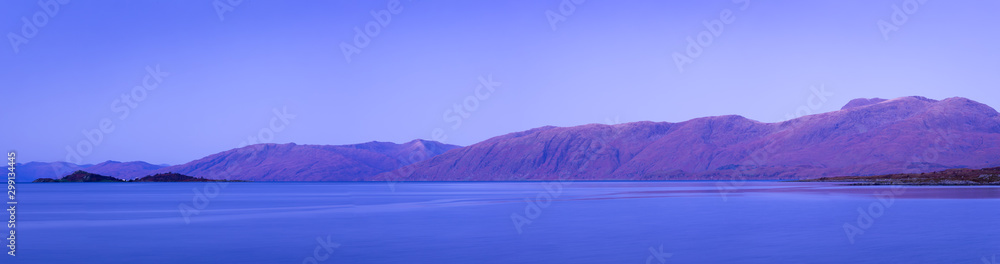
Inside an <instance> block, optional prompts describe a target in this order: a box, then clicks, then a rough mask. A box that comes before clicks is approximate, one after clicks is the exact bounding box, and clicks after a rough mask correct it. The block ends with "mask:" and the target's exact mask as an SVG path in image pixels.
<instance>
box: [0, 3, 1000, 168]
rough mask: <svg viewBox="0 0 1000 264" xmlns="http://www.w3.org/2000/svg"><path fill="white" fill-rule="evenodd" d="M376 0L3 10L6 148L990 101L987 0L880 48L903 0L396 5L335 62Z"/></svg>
mask: <svg viewBox="0 0 1000 264" xmlns="http://www.w3.org/2000/svg"><path fill="white" fill-rule="evenodd" d="M221 2H222V3H225V2H226V1H225V0H223V1H221ZM389 2H390V1H382V0H373V1H363V2H362V1H294V2H288V1H242V3H240V4H239V5H237V6H233V7H232V10H229V11H227V12H225V13H224V16H223V18H224V19H220V17H219V15H218V12H217V11H216V7H214V6H213V2H212V1H208V0H206V1H128V2H126V1H72V2H69V3H67V4H65V5H60V6H59V10H58V12H56V13H55V14H54V15H53V16H51V17H50V18H49V19H48V21H47V22H46V23H45V25H44V26H43V27H39V28H38V31H37V34H35V35H34V36H33V37H31V38H30V39H27V40H28V42H27V43H21V44H19V45H18V46H17V48H18V51H17V52H15V50H14V48H13V45H11V44H10V36H11V34H16V35H21V34H22V27H23V26H24V22H23V21H22V17H25V18H27V19H31V17H32V16H34V15H35V14H36V13H37V12H44V11H43V10H44V9H43V8H42V7H40V6H39V5H38V4H37V3H36V2H34V1H3V2H2V3H0V5H2V6H0V30H2V33H4V34H5V36H6V37H5V39H6V40H7V41H5V42H3V43H2V44H0V89H2V90H0V98H2V100H0V101H2V102H3V105H2V108H0V123H2V124H3V129H2V130H0V148H3V149H5V150H8V149H9V150H16V151H18V152H19V162H28V161H62V160H65V159H66V155H67V150H66V147H67V146H71V147H74V148H75V146H77V145H78V144H79V142H81V141H85V140H87V139H86V137H85V136H84V133H82V131H85V130H86V131H89V130H93V129H97V128H98V127H99V123H100V121H101V120H102V119H104V118H108V119H109V120H111V121H112V122H113V125H114V126H115V130H114V131H113V132H111V133H108V134H106V135H104V138H103V140H102V142H101V143H100V144H97V145H96V146H95V147H94V148H93V150H92V153H91V154H89V155H83V157H82V162H83V163H98V162H102V161H105V160H118V161H130V160H143V161H148V162H151V163H168V164H179V163H184V162H187V161H190V160H193V159H197V158H200V157H203V156H206V155H209V154H212V153H216V152H219V151H223V150H228V149H231V148H234V147H236V146H237V145H239V144H240V143H241V142H243V141H244V140H246V138H247V137H250V136H254V137H256V135H258V133H259V132H260V130H261V129H267V128H268V127H269V124H270V120H271V119H272V118H273V117H274V113H273V110H275V109H287V112H288V113H289V114H293V115H295V118H294V119H291V120H290V122H289V123H288V124H287V125H286V126H285V129H283V130H282V131H280V132H276V133H274V137H273V139H272V140H270V142H276V143H287V142H295V143H299V144H351V143H360V142H367V141H372V140H377V141H391V142H406V141H410V140H413V139H417V138H422V139H432V136H431V131H433V130H434V129H436V128H441V129H442V130H443V131H444V133H445V135H447V140H445V142H446V143H451V144H458V145H469V144H473V143H475V142H478V141H482V140H485V139H487V138H490V137H493V136H497V135H502V134H505V133H510V132H515V131H521V130H526V129H530V128H534V127H539V126H545V125H556V126H575V125H582V124H588V123H606V122H608V120H614V119H616V118H617V119H618V120H619V121H621V122H631V121H642V120H650V121H668V122H679V121H684V120H688V119H692V118H696V117H702V116H713V115H727V114H738V115H743V116H746V117H748V118H752V119H756V120H760V121H765V122H775V121H782V120H785V119H786V116H787V115H788V114H789V113H793V112H795V110H796V109H797V108H799V107H801V106H803V105H806V99H807V98H808V97H809V95H810V94H812V93H813V92H812V91H811V90H810V87H813V86H820V85H823V86H824V87H825V88H826V90H827V91H829V92H831V93H833V95H832V96H830V98H829V100H828V101H827V102H826V103H824V104H823V105H822V106H821V107H819V108H818V109H816V111H817V112H825V111H833V110H837V109H839V108H840V107H841V106H843V105H844V104H845V103H847V102H848V101H849V100H851V99H854V98H860V97H865V98H870V97H882V98H895V97H901V96H910V95H921V96H926V97H929V98H932V99H944V98H948V97H953V96H961V97H967V98H970V99H973V100H976V101H979V102H982V103H985V104H988V105H990V106H992V107H994V108H998V107H1000V96H998V95H1000V90H998V89H997V88H998V82H1000V74H998V73H1000V56H998V55H1000V49H997V47H1000V37H998V36H997V34H995V32H994V31H993V30H994V29H995V27H996V25H998V24H1000V17H998V16H996V15H995V14H996V12H997V11H998V10H1000V1H927V2H926V3H924V4H922V5H920V6H919V8H918V9H917V10H916V12H913V13H912V14H909V15H907V19H906V21H905V22H904V23H901V24H900V25H899V26H898V30H897V31H893V32H891V33H889V35H888V36H889V38H888V39H885V38H884V36H883V34H882V32H881V31H880V30H879V26H878V21H879V20H885V21H887V23H892V22H891V17H892V15H893V12H894V9H893V6H894V5H902V4H903V3H904V2H905V1H882V0H873V1H780V3H778V2H775V1H757V0H754V1H752V2H751V3H750V5H749V7H748V8H746V9H745V10H742V9H741V6H742V5H743V3H734V2H732V1H729V0H711V1H595V0H589V1H585V2H583V3H580V4H575V5H574V6H575V10H573V12H572V13H567V14H568V15H567V16H565V20H564V21H560V22H558V23H557V24H556V30H553V28H552V27H551V25H550V23H549V20H548V19H547V17H546V12H547V11H553V12H554V13H559V12H560V11H559V8H560V4H561V3H562V1H555V0H551V1H499V0H495V1H457V0H456V1H407V0H404V1H402V2H400V6H401V7H402V10H401V12H399V13H398V14H394V15H392V16H391V20H390V21H389V23H388V24H387V25H385V26H384V27H381V30H380V32H379V34H378V35H376V36H375V37H373V38H371V41H370V43H369V44H368V45H367V46H366V47H364V48H363V49H361V53H360V54H355V55H353V56H352V57H351V62H347V61H346V60H345V56H344V54H343V53H342V51H341V48H340V46H341V43H353V39H354V37H355V31H354V28H355V27H363V26H364V25H365V24H366V23H369V22H372V21H375V19H374V18H373V17H372V16H371V14H370V12H371V11H372V10H376V11H379V10H384V9H386V8H387V3H389ZM567 3H572V2H567ZM724 10H730V11H731V12H732V15H733V16H734V17H735V19H734V20H733V21H732V23H730V24H724V28H723V30H722V32H721V34H719V35H718V36H717V37H713V41H712V43H710V45H708V46H705V47H704V48H703V51H702V53H701V54H700V56H698V57H696V58H693V62H692V63H690V64H688V65H686V66H685V67H684V71H683V72H681V71H679V70H678V67H677V66H676V64H675V62H674V59H673V58H672V54H674V53H675V52H681V53H683V52H684V50H685V48H686V47H687V45H688V42H687V40H686V39H687V38H688V37H695V36H697V35H698V34H699V33H701V32H703V31H705V30H706V28H705V26H704V25H703V21H710V20H714V19H719V17H720V13H721V12H723V11H724ZM40 16H42V15H40ZM44 17H48V15H44ZM44 17H43V18H44ZM29 33H30V32H29ZM156 65H159V66H160V67H161V69H162V71H164V72H167V73H169V76H167V77H165V78H164V79H163V81H162V83H161V84H160V85H159V86H158V88H157V89H155V90H151V91H148V93H147V96H146V98H145V100H143V101H141V102H138V103H136V107H135V108H134V109H131V110H130V113H129V115H128V116H127V117H126V118H124V119H122V118H120V117H121V112H116V111H115V110H113V104H114V103H115V100H116V99H119V97H120V96H121V95H122V94H128V93H130V92H131V91H132V89H133V87H135V86H136V85H140V84H141V83H142V82H143V78H144V77H145V76H146V75H147V71H146V67H147V66H156ZM481 76H492V79H493V81H495V82H499V83H501V84H500V86H498V87H496V88H495V91H494V92H493V93H492V94H490V95H489V97H488V98H486V99H485V100H480V101H479V103H478V106H477V109H476V110H475V111H471V112H469V113H467V114H468V116H467V117H466V118H464V119H463V121H462V123H461V125H460V126H458V127H457V128H453V126H452V125H454V122H452V121H447V120H446V119H445V113H446V112H445V111H447V110H448V109H451V108H452V107H453V105H455V104H463V103H464V101H465V100H466V99H467V98H469V97H470V96H475V95H476V86H477V85H478V84H479V80H478V79H479V78H480V77H481ZM452 115H454V113H452Z"/></svg>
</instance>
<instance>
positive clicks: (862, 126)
mask: <svg viewBox="0 0 1000 264" xmlns="http://www.w3.org/2000/svg"><path fill="white" fill-rule="evenodd" d="M997 165H1000V115H998V113H997V111H996V110H994V109H992V108H990V107H989V106H986V105H984V104H980V103H978V102H975V101H972V100H969V99H965V98H957V97H956V98H948V99H945V100H941V101H937V100H931V99H927V98H924V97H903V98H897V99H892V100H885V99H877V98H875V99H856V100H854V101H851V102H850V103H849V104H847V105H846V106H845V107H844V108H843V109H841V110H839V111H834V112H829V113H823V114H817V115H811V116H804V117H800V118H796V119H793V120H789V121H785V122H778V123H762V122H757V121H754V120H750V119H746V118H744V117H741V116H715V117H705V118H698V119H693V120H689V121H685V122H680V123H666V122H659V123H658V122H635V123H627V124H619V125H598V124H591V125H583V126H575V127H542V128H536V129H531V130H527V131H522V132H517V133H511V134H507V135H502V136H498V137H494V138H491V139H488V140H486V141H483V142H480V143H477V144H473V145H471V146H468V147H464V148H460V149H456V150H454V151H450V152H447V153H444V154H442V155H439V156H435V157H434V158H431V159H429V160H426V161H423V162H418V163H416V164H413V165H409V166H407V167H405V168H402V169H400V170H399V171H397V172H394V173H385V174H381V175H378V176H376V177H374V178H375V179H382V180H523V179H530V180H538V179H555V178H558V177H559V175H566V177H569V178H573V179H628V180H668V179H722V180H725V179H732V178H734V177H735V178H737V179H741V178H749V179H791V178H814V177H821V176H840V175H877V174H890V173H901V172H929V171H937V170H941V169H946V168H965V167H968V168H983V167H991V166H997ZM398 174H402V175H404V176H405V178H400V176H397V175H398Z"/></svg>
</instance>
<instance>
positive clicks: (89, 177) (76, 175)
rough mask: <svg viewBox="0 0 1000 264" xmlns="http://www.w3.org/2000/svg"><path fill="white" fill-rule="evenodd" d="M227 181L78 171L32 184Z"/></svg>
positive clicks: (38, 180) (161, 174)
mask: <svg viewBox="0 0 1000 264" xmlns="http://www.w3.org/2000/svg"><path fill="white" fill-rule="evenodd" d="M223 181H227V180H211V179H205V178H199V177H191V176H187V175H183V174H179V173H173V172H168V173H158V174H155V175H148V176H145V177H142V178H138V179H131V180H123V179H119V178H115V177H110V176H104V175H100V174H94V173H89V172H86V171H82V170H78V171H75V172H73V173H72V174H70V175H66V176H65V177H62V178H61V179H52V178H39V179H36V180H34V181H32V182H223Z"/></svg>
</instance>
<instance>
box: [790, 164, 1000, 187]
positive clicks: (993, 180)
mask: <svg viewBox="0 0 1000 264" xmlns="http://www.w3.org/2000/svg"><path fill="white" fill-rule="evenodd" d="M799 182H845V183H850V184H848V185H1000V167H993V168H984V169H948V170H943V171H936V172H927V173H900V174H889V175H878V176H841V177H822V178H816V179H809V180H799Z"/></svg>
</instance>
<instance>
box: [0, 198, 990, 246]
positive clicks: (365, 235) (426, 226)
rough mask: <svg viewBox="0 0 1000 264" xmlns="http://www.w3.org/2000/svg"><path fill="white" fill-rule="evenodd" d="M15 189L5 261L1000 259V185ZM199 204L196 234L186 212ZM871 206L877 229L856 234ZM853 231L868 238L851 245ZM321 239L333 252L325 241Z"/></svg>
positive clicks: (871, 225)
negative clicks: (11, 245) (11, 248)
mask: <svg viewBox="0 0 1000 264" xmlns="http://www.w3.org/2000/svg"><path fill="white" fill-rule="evenodd" d="M723 185H724V186H725V187H720V186H723ZM20 186H21V188H22V192H19V194H21V196H20V198H21V201H20V205H19V211H18V213H19V217H20V218H19V220H20V221H21V222H20V225H19V226H18V227H19V228H18V234H19V236H18V239H19V240H18V244H19V248H18V249H19V256H18V257H16V258H8V259H14V262H11V263H87V262H89V263H136V262H144V263H303V261H304V260H305V261H306V262H307V263H312V262H310V261H311V260H317V259H318V258H315V257H314V258H313V259H309V257H312V256H313V255H314V254H316V251H315V250H314V249H316V247H317V245H327V247H326V248H324V249H323V251H324V252H326V251H329V252H330V257H329V258H328V259H325V260H323V262H321V263H393V262H408V263H647V262H646V261H647V260H652V262H649V263H774V262H782V263H844V262H852V263H893V262H918V263H977V261H979V260H980V259H981V258H982V257H983V256H991V255H993V254H996V253H1000V236H998V235H1000V213H998V211H997V208H998V205H1000V199H998V198H1000V188H998V187H975V186H949V187H934V186H919V187H918V186H911V187H899V186H896V187H893V186H841V185H837V184H833V183H787V182H746V183H744V184H737V185H736V187H733V184H732V183H723V182H562V183H540V182H527V183H511V182H489V183H459V182H444V183H442V182H432V183H397V184H396V186H395V191H392V190H391V189H390V188H389V187H388V184H386V183H378V182H376V183H230V184H228V185H226V186H224V187H223V188H221V189H220V190H219V192H218V194H217V196H213V197H212V198H210V199H204V198H205V197H204V196H202V197H201V198H196V197H198V196H197V195H196V192H198V191H199V190H204V189H205V188H204V186H205V183H131V184H124V183H60V184H21V185H20ZM880 194H882V195H880ZM886 194H887V195H888V196H886ZM723 197H725V198H723ZM198 199H200V200H198ZM195 203H197V204H198V205H199V206H200V208H198V210H196V212H190V211H189V212H187V214H188V220H190V223H187V222H185V220H184V217H182V212H181V210H180V209H179V206H181V205H183V204H187V205H193V204H195ZM873 204H878V206H876V207H881V209H879V208H875V209H879V210H880V211H879V210H876V211H875V212H876V213H879V214H878V216H877V217H867V218H870V219H861V220H863V221H861V220H859V216H860V217H862V218H865V217H864V216H863V215H864V214H865V213H864V212H865V211H867V210H869V207H872V206H873ZM859 210H860V211H859ZM859 212H860V213H859ZM868 220H871V221H868ZM859 221H861V222H860V225H863V226H862V227H863V228H858V230H860V231H862V233H857V232H856V231H858V230H854V232H855V233H854V234H853V235H851V234H850V233H851V232H846V231H845V226H846V225H851V226H859ZM327 238H329V242H332V243H336V244H338V245H339V246H337V247H336V248H333V247H330V246H329V245H331V244H329V243H327V242H322V243H320V242H317V241H318V240H322V241H326V239H327ZM852 240H853V243H852ZM661 248H662V250H661ZM651 252H656V253H655V254H654V253H651ZM651 256H655V257H652V258H651ZM667 256H669V257H667ZM81 260H87V261H81ZM4 263H8V262H6V261H5V262H4Z"/></svg>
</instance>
